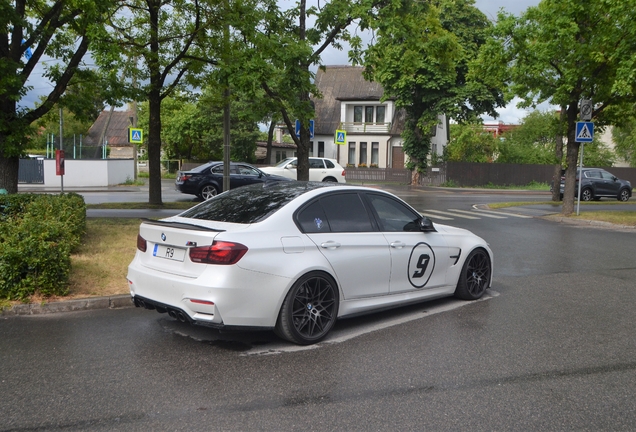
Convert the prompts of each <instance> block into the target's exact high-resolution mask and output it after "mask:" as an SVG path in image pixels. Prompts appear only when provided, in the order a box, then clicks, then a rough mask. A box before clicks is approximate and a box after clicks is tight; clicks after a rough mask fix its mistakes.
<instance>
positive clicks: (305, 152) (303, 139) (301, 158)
mask: <svg viewBox="0 0 636 432" xmlns="http://www.w3.org/2000/svg"><path fill="white" fill-rule="evenodd" d="M296 176H297V179H298V180H301V181H308V180H309V129H307V128H306V127H305V125H303V124H302V122H301V125H300V145H299V146H298V166H297V169H296Z"/></svg>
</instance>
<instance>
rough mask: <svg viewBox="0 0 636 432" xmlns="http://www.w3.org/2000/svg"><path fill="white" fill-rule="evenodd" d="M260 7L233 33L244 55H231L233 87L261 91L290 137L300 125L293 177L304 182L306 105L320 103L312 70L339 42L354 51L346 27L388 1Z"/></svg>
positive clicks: (271, 0)
mask: <svg viewBox="0 0 636 432" xmlns="http://www.w3.org/2000/svg"><path fill="white" fill-rule="evenodd" d="M260 3H261V4H260V7H259V8H258V14H250V15H248V16H247V17H246V18H245V19H243V20H242V22H241V23H237V26H236V28H235V30H237V31H239V32H240V33H241V37H242V38H243V40H244V41H245V49H244V50H243V51H242V52H240V53H235V54H236V55H237V56H236V57H235V64H236V65H237V67H236V69H235V70H234V71H233V74H232V82H233V83H234V84H235V85H237V86H239V87H240V88H242V90H243V91H245V92H246V93H247V94H258V92H259V91H264V92H265V93H266V95H267V96H268V97H269V98H270V99H271V101H272V103H273V104H275V106H276V110H277V111H279V112H280V114H281V117H282V120H283V121H284V123H285V125H286V126H287V128H288V129H289V130H290V131H293V130H295V120H296V119H298V120H299V121H300V137H296V136H295V135H293V134H292V138H293V140H294V142H295V143H296V146H297V150H298V174H297V175H298V179H299V180H308V179H309V145H310V133H309V121H310V120H311V119H312V118H313V116H314V107H313V104H312V103H311V100H310V99H311V96H313V97H320V94H319V93H318V91H317V88H316V87H315V86H314V84H313V73H312V71H311V67H312V66H315V65H319V64H320V61H321V55H322V53H323V52H324V51H325V49H327V48H328V47H329V46H334V47H336V48H341V45H340V44H341V42H342V41H350V42H353V44H354V46H357V45H359V41H360V39H359V38H358V37H356V36H355V35H352V34H351V33H349V31H348V27H349V26H350V25H351V24H352V23H353V22H354V21H356V20H359V21H360V22H366V20H368V19H371V18H372V17H374V16H375V15H376V14H377V13H378V10H379V9H380V8H381V7H382V6H384V5H385V4H391V3H392V1H391V0H382V1H380V0H354V1H352V0H331V1H327V2H324V3H322V4H320V3H319V6H318V7H315V6H311V7H307V0H300V1H298V2H297V3H296V5H295V7H293V8H290V9H287V10H282V9H281V8H280V6H279V4H278V3H279V2H277V1H276V0H267V1H263V2H260ZM360 25H361V27H364V25H365V24H360ZM239 56H240V57H239Z"/></svg>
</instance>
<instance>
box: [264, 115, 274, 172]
mask: <svg viewBox="0 0 636 432" xmlns="http://www.w3.org/2000/svg"><path fill="white" fill-rule="evenodd" d="M274 129H276V121H275V120H274V118H273V117H272V121H270V122H269V130H268V131H267V148H266V151H265V164H266V165H271V163H272V143H273V141H274Z"/></svg>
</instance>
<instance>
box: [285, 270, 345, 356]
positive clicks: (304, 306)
mask: <svg viewBox="0 0 636 432" xmlns="http://www.w3.org/2000/svg"><path fill="white" fill-rule="evenodd" d="M339 300H340V298H339V294H338V287H337V286H336V282H335V281H334V280H333V278H332V277H331V276H329V275H327V274H325V273H322V272H311V273H307V274H306V275H304V276H303V277H301V278H300V279H298V280H297V281H296V283H295V284H294V286H292V288H291V290H289V293H288V294H287V297H285V300H284V301H283V306H282V307H281V310H280V314H279V316H278V321H277V322H276V328H275V332H276V334H277V335H278V336H280V337H282V338H283V339H287V340H288V341H290V342H293V343H296V344H299V345H310V344H313V343H316V342H319V341H320V340H322V339H323V338H324V337H325V336H327V333H329V330H331V328H332V327H333V325H334V323H335V322H336V318H337V316H338V305H339Z"/></svg>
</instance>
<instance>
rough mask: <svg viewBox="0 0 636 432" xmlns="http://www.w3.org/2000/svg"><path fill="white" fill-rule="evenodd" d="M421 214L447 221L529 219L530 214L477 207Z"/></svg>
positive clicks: (427, 210) (423, 212)
mask: <svg viewBox="0 0 636 432" xmlns="http://www.w3.org/2000/svg"><path fill="white" fill-rule="evenodd" d="M420 214H421V215H422V216H426V217H429V218H431V219H433V220H442V221H449V220H454V219H472V220H477V219H482V218H485V219H507V218H520V219H530V218H532V216H527V215H520V214H516V213H508V212H499V211H491V210H483V209H479V208H473V209H472V210H459V209H446V210H431V209H426V210H425V211H420Z"/></svg>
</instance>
